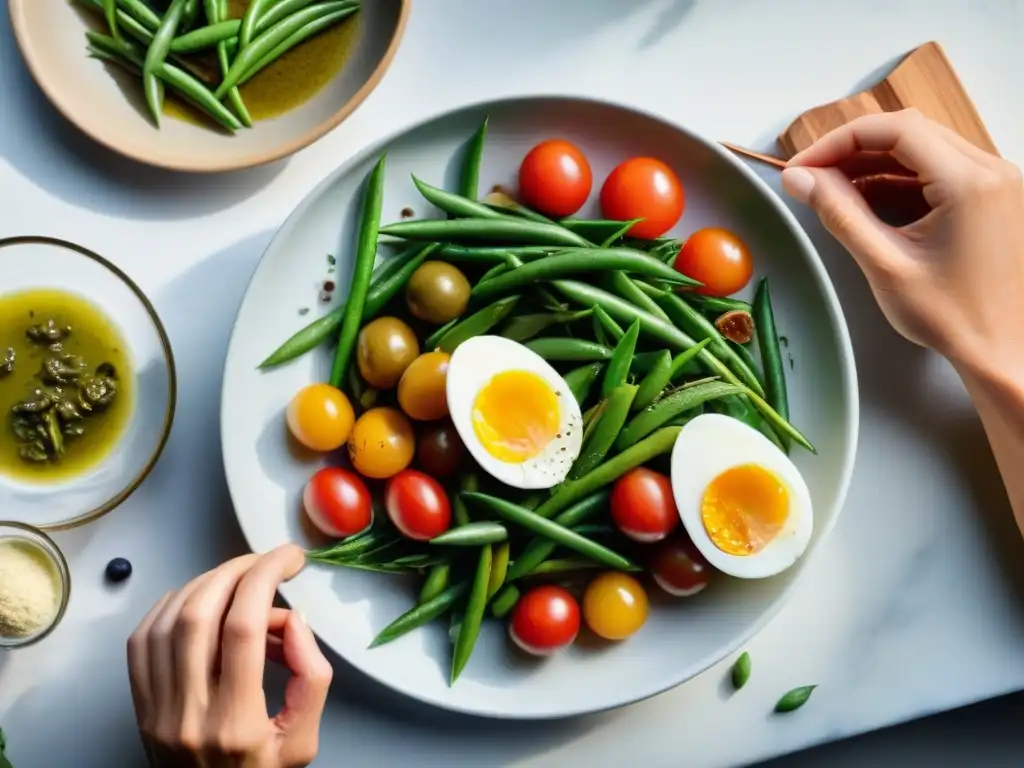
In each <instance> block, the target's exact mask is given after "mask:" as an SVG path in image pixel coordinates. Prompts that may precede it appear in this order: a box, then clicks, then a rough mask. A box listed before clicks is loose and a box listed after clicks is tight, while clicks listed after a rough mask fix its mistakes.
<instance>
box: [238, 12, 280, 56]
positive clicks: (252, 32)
mask: <svg viewBox="0 0 1024 768" xmlns="http://www.w3.org/2000/svg"><path fill="white" fill-rule="evenodd" d="M272 4H273V0H250V2H249V5H248V6H246V9H245V13H244V14H242V23H241V28H240V29H239V32H238V49H239V50H245V49H246V48H248V47H249V44H250V43H251V42H252V39H253V37H255V36H256V22H257V21H259V18H260V16H261V15H263V14H264V13H265V12H266V9H267V6H269V5H272Z"/></svg>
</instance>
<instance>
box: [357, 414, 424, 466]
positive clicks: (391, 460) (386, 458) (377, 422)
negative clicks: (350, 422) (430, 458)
mask: <svg viewBox="0 0 1024 768" xmlns="http://www.w3.org/2000/svg"><path fill="white" fill-rule="evenodd" d="M415 450H416V437H415V435H414V434H413V429H412V423H411V422H410V421H409V419H408V418H406V415H405V414H404V413H402V412H401V411H399V410H398V409H397V408H371V409H370V410H368V411H367V412H366V413H364V414H363V415H362V416H360V417H359V419H358V420H357V421H356V423H355V426H354V427H353V428H352V437H350V438H349V441H348V456H349V459H350V460H351V461H352V466H353V467H355V469H356V471H357V472H358V473H359V474H361V475H363V476H365V477H372V478H374V479H375V480H383V479H384V478H386V477H391V476H392V475H395V474H397V473H399V472H401V471H402V470H403V469H405V468H406V467H408V466H409V464H411V463H412V457H413V453H414V452H415Z"/></svg>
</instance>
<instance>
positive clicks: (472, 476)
mask: <svg viewBox="0 0 1024 768" xmlns="http://www.w3.org/2000/svg"><path fill="white" fill-rule="evenodd" d="M479 488H480V478H479V477H478V476H477V474H476V472H465V473H463V474H462V475H461V476H460V477H459V493H456V494H455V498H454V499H453V500H452V517H454V518H455V525H457V526H463V525H469V524H470V517H469V509H467V507H466V500H465V499H463V498H462V493H463V492H472V491H476V490H478V489H479Z"/></svg>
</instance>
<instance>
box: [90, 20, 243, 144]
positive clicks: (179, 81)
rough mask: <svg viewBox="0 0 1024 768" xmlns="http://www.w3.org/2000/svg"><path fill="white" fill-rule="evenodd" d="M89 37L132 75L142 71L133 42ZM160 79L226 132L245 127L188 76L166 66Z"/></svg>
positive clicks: (159, 70)
mask: <svg viewBox="0 0 1024 768" xmlns="http://www.w3.org/2000/svg"><path fill="white" fill-rule="evenodd" d="M85 36H86V38H87V39H88V40H89V42H90V44H91V45H92V46H94V47H95V48H97V49H99V50H101V51H103V52H104V53H105V54H108V55H109V57H110V60H111V61H113V62H115V63H117V64H119V65H121V66H123V67H125V68H126V69H128V70H129V71H132V72H134V71H139V72H141V71H142V69H143V62H144V58H143V53H142V50H141V49H140V47H139V46H138V45H137V44H136V43H133V42H131V41H130V40H115V39H114V38H112V37H110V36H109V35H102V34H100V33H98V32H91V31H90V32H86V33H85ZM156 75H157V77H158V78H160V80H161V81H163V82H166V83H167V85H169V86H171V88H172V89H174V90H175V91H177V92H178V93H179V94H180V95H181V96H183V97H185V98H186V99H188V100H189V101H191V102H192V103H193V104H195V105H196V106H197V107H199V108H201V109H203V110H204V111H205V112H206V113H207V114H208V115H210V117H212V118H213V119H215V120H216V121H217V122H218V123H220V124H221V125H223V126H224V127H225V128H227V129H229V130H236V129H238V128H241V127H242V125H241V123H239V122H238V119H237V118H236V117H235V116H234V115H233V114H231V112H230V111H229V110H228V109H227V108H226V107H225V106H224V105H223V104H221V103H220V102H219V101H217V100H216V99H215V98H213V94H212V93H211V92H210V91H209V89H208V88H207V87H206V86H205V85H203V84H202V83H201V82H200V81H199V80H197V79H196V78H194V77H193V76H192V75H190V74H189V73H188V72H186V71H184V70H183V69H180V68H178V67H176V66H174V65H173V64H168V63H166V62H164V63H163V64H161V65H160V66H159V67H157V69H156Z"/></svg>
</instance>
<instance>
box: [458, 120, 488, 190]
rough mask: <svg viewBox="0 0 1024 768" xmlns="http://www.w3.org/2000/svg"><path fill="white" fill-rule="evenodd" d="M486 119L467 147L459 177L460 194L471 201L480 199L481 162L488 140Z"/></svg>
mask: <svg viewBox="0 0 1024 768" xmlns="http://www.w3.org/2000/svg"><path fill="white" fill-rule="evenodd" d="M488 122H489V118H487V117H485V118H484V120H483V122H482V123H480V127H479V128H477V129H476V132H475V133H474V134H473V136H472V137H471V138H470V140H469V143H468V144H467V145H466V154H465V156H464V157H463V158H462V173H461V174H460V177H459V194H460V195H462V196H463V197H465V198H468V199H469V200H478V199H480V161H481V160H482V159H483V155H484V141H485V140H486V139H487V123H488Z"/></svg>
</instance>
